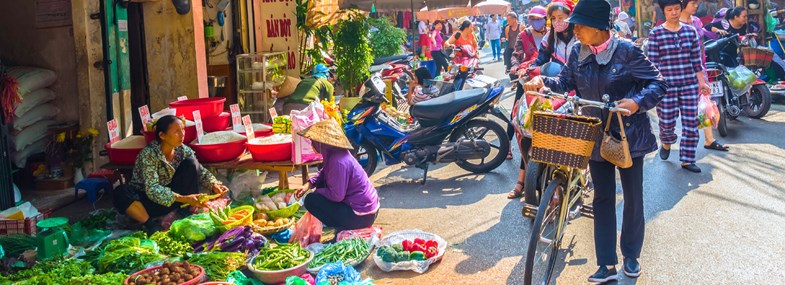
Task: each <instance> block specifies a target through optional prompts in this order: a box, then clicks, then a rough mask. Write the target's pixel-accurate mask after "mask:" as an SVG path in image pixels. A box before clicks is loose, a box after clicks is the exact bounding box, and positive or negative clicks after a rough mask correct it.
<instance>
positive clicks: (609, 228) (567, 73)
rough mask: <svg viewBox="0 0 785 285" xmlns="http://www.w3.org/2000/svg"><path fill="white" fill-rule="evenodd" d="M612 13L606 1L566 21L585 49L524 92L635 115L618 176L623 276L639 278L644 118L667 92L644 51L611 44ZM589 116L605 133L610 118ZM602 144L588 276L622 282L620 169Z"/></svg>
mask: <svg viewBox="0 0 785 285" xmlns="http://www.w3.org/2000/svg"><path fill="white" fill-rule="evenodd" d="M610 11H611V6H610V4H608V2H606V1H605V0H581V1H580V2H578V4H577V5H576V7H575V9H574V10H573V12H572V15H570V17H569V18H568V19H567V21H568V22H569V23H572V24H574V25H575V35H576V36H577V38H578V40H579V41H580V43H581V44H579V45H577V44H576V45H575V46H574V47H573V50H572V52H571V53H570V56H569V59H568V62H567V66H566V68H564V69H562V71H561V73H560V74H559V75H558V76H556V77H535V78H534V79H532V80H531V81H529V82H528V83H526V84H525V85H524V89H525V90H526V91H534V92H536V91H538V90H540V89H541V88H542V87H543V86H545V87H548V88H550V89H552V90H553V91H554V92H559V93H565V92H569V91H571V90H575V91H576V94H577V95H578V96H580V97H581V98H584V99H587V100H597V101H599V100H602V96H603V95H604V94H608V95H609V96H610V100H612V102H615V103H616V107H618V108H623V109H627V110H629V111H631V113H630V114H624V116H625V117H624V118H623V120H622V124H623V126H624V131H625V132H626V135H627V140H628V143H629V151H630V154H631V157H632V161H633V164H632V166H631V167H629V168H619V172H620V174H621V184H622V188H623V190H624V211H623V212H624V217H623V223H622V229H621V242H620V244H621V252H622V254H623V255H624V273H625V275H627V276H629V277H633V278H634V277H637V276H639V275H640V272H641V268H640V265H639V263H638V260H637V259H638V258H639V257H640V253H641V248H642V247H643V236H644V218H643V157H644V156H645V155H646V154H648V153H650V152H653V151H655V150H657V140H656V138H655V137H654V134H653V133H652V129H651V125H650V124H649V117H648V115H647V114H646V111H647V110H649V109H652V108H654V107H655V106H657V104H658V103H659V102H660V100H661V98H662V97H663V95H664V94H665V91H666V89H667V84H666V83H665V80H664V79H663V77H662V75H661V74H660V72H659V71H658V70H657V68H655V67H654V65H653V64H652V63H651V62H650V61H649V60H647V59H646V57H645V56H644V55H643V51H641V50H640V49H639V48H637V47H635V46H634V45H633V44H632V42H630V41H627V40H624V39H619V38H616V37H614V36H612V33H611V32H610V30H611V29H613V25H612V23H611V20H610V18H609V15H610ZM584 115H587V116H592V117H597V118H600V119H601V120H602V122H603V126H602V127H603V129H604V128H605V124H607V123H609V122H608V116H610V115H613V114H611V113H610V112H609V111H608V110H603V109H586V110H584ZM615 118H616V116H615V115H613V119H614V120H613V121H611V122H610V123H611V125H610V130H611V133H613V134H619V133H620V129H619V128H620V127H619V126H620V124H619V122H618V121H616V120H615ZM600 137H601V136H598V138H597V139H596V143H595V145H594V150H593V152H592V156H591V160H590V162H589V171H590V173H591V179H592V181H593V183H594V201H593V207H594V240H595V253H596V255H597V265H599V269H598V270H597V272H596V273H594V274H592V275H591V276H589V281H590V282H606V281H609V280H618V275H617V272H616V268H615V266H616V264H618V263H619V262H618V257H617V256H616V166H615V165H614V164H612V163H610V162H608V161H606V160H604V159H603V158H602V157H601V156H600V145H601V140H600Z"/></svg>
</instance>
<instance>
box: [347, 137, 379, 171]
mask: <svg viewBox="0 0 785 285" xmlns="http://www.w3.org/2000/svg"><path fill="white" fill-rule="evenodd" d="M352 147H354V150H352V155H353V156H354V159H357V162H359V163H360V166H362V168H363V170H364V171H365V174H368V177H371V175H372V174H373V173H374V172H375V171H376V165H377V164H378V163H379V152H378V151H376V147H374V146H373V144H371V142H369V141H365V140H364V141H362V143H360V145H357V144H355V143H352Z"/></svg>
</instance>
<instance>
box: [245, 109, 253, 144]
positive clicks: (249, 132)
mask: <svg viewBox="0 0 785 285" xmlns="http://www.w3.org/2000/svg"><path fill="white" fill-rule="evenodd" d="M243 125H244V126H245V136H246V137H247V138H248V141H249V142H250V141H252V140H253V139H254V138H256V136H254V133H253V124H251V116H249V115H245V116H243Z"/></svg>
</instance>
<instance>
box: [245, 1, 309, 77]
mask: <svg viewBox="0 0 785 285" xmlns="http://www.w3.org/2000/svg"><path fill="white" fill-rule="evenodd" d="M253 6H254V7H253V8H254V18H255V19H254V22H255V25H254V26H255V27H254V33H255V38H256V52H257V53H269V52H286V57H287V61H288V62H287V75H289V76H294V77H298V76H300V68H299V67H300V64H299V60H300V59H299V58H298V52H297V49H298V47H299V40H298V35H297V3H296V1H295V0H254V5H253Z"/></svg>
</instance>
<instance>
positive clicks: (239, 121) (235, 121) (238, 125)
mask: <svg viewBox="0 0 785 285" xmlns="http://www.w3.org/2000/svg"><path fill="white" fill-rule="evenodd" d="M229 110H230V111H231V112H232V129H234V131H235V132H238V133H241V132H243V130H245V127H244V126H243V117H242V115H240V105H237V104H232V105H229Z"/></svg>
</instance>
